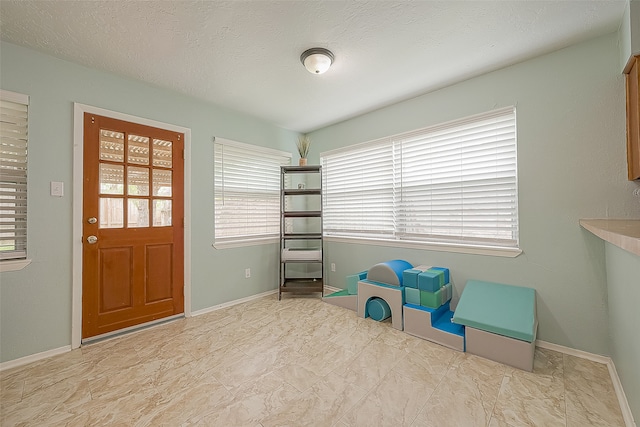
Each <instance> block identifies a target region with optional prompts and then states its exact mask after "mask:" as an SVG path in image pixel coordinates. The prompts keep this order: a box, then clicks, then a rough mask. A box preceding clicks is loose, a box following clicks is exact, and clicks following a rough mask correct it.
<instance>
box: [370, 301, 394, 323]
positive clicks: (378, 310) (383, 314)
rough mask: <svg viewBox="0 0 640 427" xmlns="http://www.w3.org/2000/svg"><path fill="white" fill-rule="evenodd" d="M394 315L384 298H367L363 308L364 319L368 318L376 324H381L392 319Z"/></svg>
mask: <svg viewBox="0 0 640 427" xmlns="http://www.w3.org/2000/svg"><path fill="white" fill-rule="evenodd" d="M394 314H396V313H394V312H393V309H392V308H391V306H390V305H389V304H388V303H387V302H386V301H385V300H384V298H380V297H377V296H373V297H371V298H369V299H368V300H367V302H366V303H365V306H364V317H365V318H367V317H370V318H372V319H373V320H375V321H376V322H382V321H384V320H387V319H388V318H390V317H391V318H392V319H393V316H394ZM396 315H397V314H396Z"/></svg>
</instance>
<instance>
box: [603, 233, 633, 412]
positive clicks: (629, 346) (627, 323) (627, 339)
mask: <svg viewBox="0 0 640 427" xmlns="http://www.w3.org/2000/svg"><path fill="white" fill-rule="evenodd" d="M605 253H606V259H607V285H608V288H609V292H608V295H609V336H610V338H611V357H612V359H613V362H614V363H615V365H616V371H617V372H618V376H619V377H620V380H621V381H622V386H623V388H624V391H625V394H626V396H627V400H628V402H629V406H630V407H631V412H632V413H633V416H634V418H635V419H636V420H640V369H638V363H639V361H640V310H639V309H638V304H640V257H639V256H636V255H634V254H632V253H629V252H627V251H624V250H622V249H620V248H618V247H617V246H614V245H612V244H610V243H605Z"/></svg>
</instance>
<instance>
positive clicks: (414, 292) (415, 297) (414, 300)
mask: <svg viewBox="0 0 640 427" xmlns="http://www.w3.org/2000/svg"><path fill="white" fill-rule="evenodd" d="M404 300H405V302H406V303H407V304H415V305H420V290H418V289H414V288H407V287H405V288H404Z"/></svg>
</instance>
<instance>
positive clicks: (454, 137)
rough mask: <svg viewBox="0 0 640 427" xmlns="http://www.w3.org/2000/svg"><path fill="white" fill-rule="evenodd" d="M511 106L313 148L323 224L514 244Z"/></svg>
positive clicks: (341, 231) (420, 238) (378, 235)
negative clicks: (336, 145)
mask: <svg viewBox="0 0 640 427" xmlns="http://www.w3.org/2000/svg"><path fill="white" fill-rule="evenodd" d="M516 148H517V147H516V112H515V108H513V107H510V108H506V109H501V110H496V111H491V112H488V113H484V114H480V115H477V116H473V117H468V118H465V119H461V120H456V121H453V122H449V123H445V124H442V125H438V126H433V127H429V128H426V129H421V130H417V131H413V132H407V133H405V134H401V135H396V136H393V137H388V138H382V139H380V140H376V141H371V142H367V143H364V144H358V145H354V146H350V147H345V148H342V149H338V150H333V151H330V152H326V153H322V154H321V162H322V168H323V179H324V183H323V189H324V196H323V204H324V206H323V208H324V221H325V222H324V232H325V235H326V236H327V237H331V236H335V237H346V238H349V237H351V238H353V237H361V238H367V239H382V240H389V241H406V242H417V243H431V244H435V245H457V246H460V245H462V246H477V247H490V248H491V247H495V248H517V247H518V197H517V155H516V154H517V150H516Z"/></svg>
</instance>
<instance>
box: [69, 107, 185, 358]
mask: <svg viewBox="0 0 640 427" xmlns="http://www.w3.org/2000/svg"><path fill="white" fill-rule="evenodd" d="M84 113H90V114H97V115H100V116H105V117H111V118H114V119H117V120H123V121H128V122H134V123H140V124H142V125H146V126H152V127H156V128H162V129H167V130H170V131H174V132H180V133H183V134H184V220H185V221H184V222H185V224H184V315H185V317H191V129H189V128H185V127H182V126H177V125H173V124H170V123H163V122H159V121H156V120H151V119H145V118H142V117H137V116H132V115H130V114H125V113H119V112H117V111H111V110H105V109H104V108H99V107H93V106H90V105H85V104H80V103H77V102H74V103H73V216H72V217H73V226H72V230H73V261H72V292H71V294H72V301H71V348H72V349H75V348H78V347H80V345H81V344H82V244H83V242H82V218H83V216H82V206H83V191H82V189H83V181H84V172H83V170H84V167H83V166H84V158H83V155H84ZM162 320H166V319H162ZM127 329H129V328H127Z"/></svg>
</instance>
